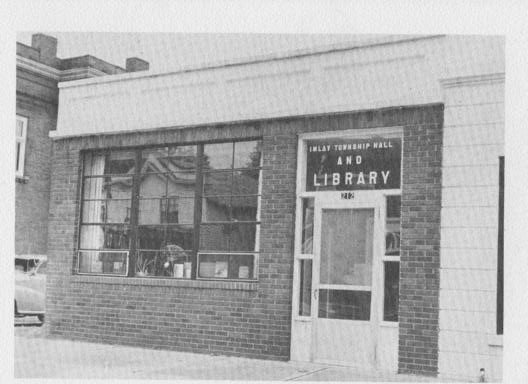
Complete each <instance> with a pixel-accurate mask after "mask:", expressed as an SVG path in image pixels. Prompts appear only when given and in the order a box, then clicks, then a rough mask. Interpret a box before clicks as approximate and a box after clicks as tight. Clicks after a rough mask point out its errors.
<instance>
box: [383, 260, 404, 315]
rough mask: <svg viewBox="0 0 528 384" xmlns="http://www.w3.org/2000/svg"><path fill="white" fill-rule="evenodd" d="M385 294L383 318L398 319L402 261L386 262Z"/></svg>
mask: <svg viewBox="0 0 528 384" xmlns="http://www.w3.org/2000/svg"><path fill="white" fill-rule="evenodd" d="M384 264H385V295H384V299H383V320H384V321H398V298H399V285H400V263H398V262H385V263H384Z"/></svg>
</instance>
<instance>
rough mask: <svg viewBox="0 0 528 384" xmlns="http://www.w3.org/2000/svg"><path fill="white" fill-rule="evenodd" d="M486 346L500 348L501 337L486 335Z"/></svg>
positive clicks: (501, 344)
mask: <svg viewBox="0 0 528 384" xmlns="http://www.w3.org/2000/svg"><path fill="white" fill-rule="evenodd" d="M488 345H489V346H490V347H502V346H503V341H502V335H488Z"/></svg>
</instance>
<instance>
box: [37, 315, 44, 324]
mask: <svg viewBox="0 0 528 384" xmlns="http://www.w3.org/2000/svg"><path fill="white" fill-rule="evenodd" d="M37 317H38V319H39V321H40V322H41V323H43V322H44V315H37Z"/></svg>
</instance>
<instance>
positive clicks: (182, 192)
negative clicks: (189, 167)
mask: <svg viewBox="0 0 528 384" xmlns="http://www.w3.org/2000/svg"><path fill="white" fill-rule="evenodd" d="M167 178H168V183H167V195H168V196H175V197H194V194H195V191H196V173H194V172H178V173H168V174H167Z"/></svg>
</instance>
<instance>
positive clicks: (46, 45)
mask: <svg viewBox="0 0 528 384" xmlns="http://www.w3.org/2000/svg"><path fill="white" fill-rule="evenodd" d="M31 46H32V47H33V48H36V49H38V50H39V51H40V58H41V59H43V60H50V59H55V58H56V57H57V39H56V38H54V37H52V36H48V35H44V34H43V33H37V34H36V35H33V36H31Z"/></svg>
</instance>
